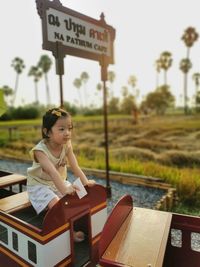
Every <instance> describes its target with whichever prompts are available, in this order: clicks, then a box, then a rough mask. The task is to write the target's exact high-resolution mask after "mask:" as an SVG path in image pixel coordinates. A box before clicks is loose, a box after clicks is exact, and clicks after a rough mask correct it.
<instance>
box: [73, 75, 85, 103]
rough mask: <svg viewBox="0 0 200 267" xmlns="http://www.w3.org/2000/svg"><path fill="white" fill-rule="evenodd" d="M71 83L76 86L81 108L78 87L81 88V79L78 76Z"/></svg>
mask: <svg viewBox="0 0 200 267" xmlns="http://www.w3.org/2000/svg"><path fill="white" fill-rule="evenodd" d="M73 85H74V86H75V87H76V89H77V90H78V95H79V101H80V107H81V108H82V107H83V104H82V97H81V93H80V88H81V85H82V81H81V79H80V78H76V79H75V80H74V82H73Z"/></svg>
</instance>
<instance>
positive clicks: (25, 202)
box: [0, 191, 31, 213]
mask: <svg viewBox="0 0 200 267" xmlns="http://www.w3.org/2000/svg"><path fill="white" fill-rule="evenodd" d="M29 206H31V202H30V201H29V198H28V193H27V191H24V192H21V193H18V194H15V195H12V196H9V197H5V198H2V199H0V210H1V211H3V212H6V213H13V212H15V211H18V210H20V209H24V208H27V207H29Z"/></svg>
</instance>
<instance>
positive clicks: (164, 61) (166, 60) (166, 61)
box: [159, 51, 173, 85]
mask: <svg viewBox="0 0 200 267" xmlns="http://www.w3.org/2000/svg"><path fill="white" fill-rule="evenodd" d="M172 62H173V59H172V54H171V53H170V52H168V51H164V52H162V53H161V54H160V58H159V64H160V66H159V67H160V68H161V69H163V71H164V85H167V71H168V69H169V68H170V67H171V65H172Z"/></svg>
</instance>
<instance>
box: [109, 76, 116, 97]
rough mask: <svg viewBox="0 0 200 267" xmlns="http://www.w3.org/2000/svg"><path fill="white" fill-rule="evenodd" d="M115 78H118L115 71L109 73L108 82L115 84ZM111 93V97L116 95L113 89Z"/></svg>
mask: <svg viewBox="0 0 200 267" xmlns="http://www.w3.org/2000/svg"><path fill="white" fill-rule="evenodd" d="M115 77H116V75H115V72H114V71H108V81H109V82H110V84H113V83H114V81H115ZM110 89H111V88H110ZM110 91H111V97H113V95H114V93H113V90H112V89H111V90H110Z"/></svg>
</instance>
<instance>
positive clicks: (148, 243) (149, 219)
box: [100, 208, 172, 267]
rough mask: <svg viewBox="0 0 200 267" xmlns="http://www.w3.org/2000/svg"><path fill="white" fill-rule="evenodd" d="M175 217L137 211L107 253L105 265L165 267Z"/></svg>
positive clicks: (149, 211)
mask: <svg viewBox="0 0 200 267" xmlns="http://www.w3.org/2000/svg"><path fill="white" fill-rule="evenodd" d="M171 217H172V215H171V213H167V212H162V211H156V210H150V209H142V208H134V209H133V210H132V211H131V212H130V213H129V215H128V217H127V218H126V220H125V221H124V223H123V224H122V225H121V227H120V229H119V231H118V232H117V234H116V235H115V237H114V238H113V240H112V241H111V243H110V244H109V246H108V248H107V249H106V251H105V252H104V254H103V256H102V259H103V261H104V262H112V263H113V265H112V266H130V267H131V266H133V267H135V266H137V267H144V266H145V267H146V266H152V267H162V264H163V259H164V254H165V249H166V245H167V240H168V234H169V229H170V224H171ZM100 263H101V261H100ZM115 263H116V265H115ZM117 264H118V265H117ZM102 266H104V265H103V264H102Z"/></svg>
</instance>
